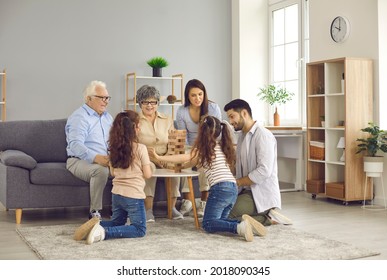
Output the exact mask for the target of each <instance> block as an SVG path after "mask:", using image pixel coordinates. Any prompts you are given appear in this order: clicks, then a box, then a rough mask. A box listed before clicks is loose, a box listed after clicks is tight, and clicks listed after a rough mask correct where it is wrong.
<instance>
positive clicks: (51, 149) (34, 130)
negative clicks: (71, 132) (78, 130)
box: [0, 119, 67, 162]
mask: <svg viewBox="0 0 387 280" xmlns="http://www.w3.org/2000/svg"><path fill="white" fill-rule="evenodd" d="M65 125H66V119H59V120H25V121H8V122H0V135H1V140H0V151H5V150H18V151H22V152H25V153H26V154H28V155H30V156H31V157H33V158H34V159H35V160H36V161H37V162H66V160H67V152H66V146H67V142H66V134H65Z"/></svg>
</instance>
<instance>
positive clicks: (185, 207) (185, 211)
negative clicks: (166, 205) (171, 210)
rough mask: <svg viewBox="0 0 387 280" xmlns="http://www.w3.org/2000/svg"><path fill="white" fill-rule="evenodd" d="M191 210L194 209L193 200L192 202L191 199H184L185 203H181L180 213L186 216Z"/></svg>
mask: <svg viewBox="0 0 387 280" xmlns="http://www.w3.org/2000/svg"><path fill="white" fill-rule="evenodd" d="M191 210H192V202H191V200H189V199H183V203H182V204H181V207H180V213H181V214H182V215H183V216H186V215H188V214H189V212H191Z"/></svg>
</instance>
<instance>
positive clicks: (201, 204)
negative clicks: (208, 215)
mask: <svg viewBox="0 0 387 280" xmlns="http://www.w3.org/2000/svg"><path fill="white" fill-rule="evenodd" d="M206 203H207V202H206V201H203V200H200V202H199V206H198V209H197V213H198V217H203V216H204V210H205V209H206Z"/></svg>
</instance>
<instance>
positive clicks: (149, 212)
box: [146, 209, 155, 223]
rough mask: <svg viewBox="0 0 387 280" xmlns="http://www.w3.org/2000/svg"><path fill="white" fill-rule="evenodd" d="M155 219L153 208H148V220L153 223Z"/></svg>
mask: <svg viewBox="0 0 387 280" xmlns="http://www.w3.org/2000/svg"><path fill="white" fill-rule="evenodd" d="M154 221H155V216H153V210H152V209H148V210H146V222H147V223H153V222H154Z"/></svg>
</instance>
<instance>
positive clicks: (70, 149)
mask: <svg viewBox="0 0 387 280" xmlns="http://www.w3.org/2000/svg"><path fill="white" fill-rule="evenodd" d="M110 98H111V97H110V96H109V93H108V91H107V89H106V84H105V83H103V82H101V81H92V82H91V83H90V84H89V85H88V86H87V87H86V89H85V91H84V99H85V104H83V105H82V106H81V107H80V108H78V109H77V110H75V111H74V112H73V113H72V114H71V115H70V117H69V118H68V120H67V123H66V127H65V132H66V140H67V156H68V158H67V165H66V167H67V169H68V170H69V171H70V172H71V173H72V174H74V176H76V177H78V178H80V179H82V180H84V181H86V182H89V183H90V214H89V218H92V217H98V218H101V214H100V210H101V209H102V196H103V190H104V188H105V185H106V182H107V180H108V177H109V169H108V164H109V157H108V144H107V141H108V139H109V130H110V127H111V125H112V123H113V118H112V116H111V115H110V114H109V113H108V112H107V111H106V108H107V106H108V104H109V101H110Z"/></svg>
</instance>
